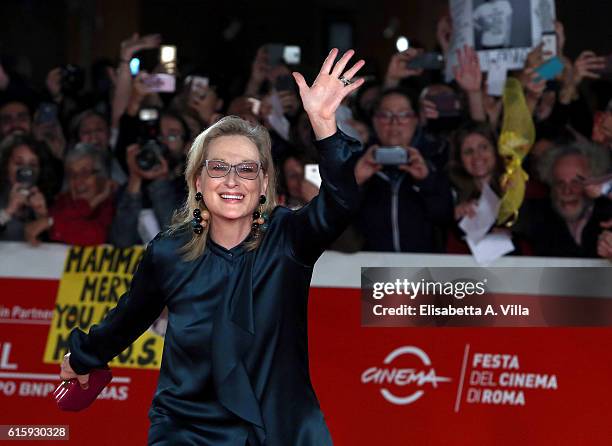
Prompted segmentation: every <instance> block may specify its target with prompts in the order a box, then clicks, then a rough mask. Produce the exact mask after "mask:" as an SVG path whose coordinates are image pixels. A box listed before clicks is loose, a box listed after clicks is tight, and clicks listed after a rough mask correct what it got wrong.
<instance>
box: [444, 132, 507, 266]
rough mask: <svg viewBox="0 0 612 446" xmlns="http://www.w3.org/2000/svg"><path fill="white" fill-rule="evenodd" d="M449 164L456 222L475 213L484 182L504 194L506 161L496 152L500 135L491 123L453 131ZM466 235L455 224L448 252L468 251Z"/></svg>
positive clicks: (450, 232)
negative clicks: (464, 238)
mask: <svg viewBox="0 0 612 446" xmlns="http://www.w3.org/2000/svg"><path fill="white" fill-rule="evenodd" d="M448 168H449V177H450V180H451V183H452V185H453V195H454V198H455V210H454V216H455V221H456V222H457V223H458V222H459V221H460V220H461V219H463V218H464V217H474V216H475V215H476V207H477V205H478V199H479V198H480V195H481V193H482V190H483V188H484V187H485V186H488V187H490V188H491V189H492V190H493V192H495V193H496V194H497V195H498V196H500V197H501V194H502V190H501V185H500V178H501V175H502V173H503V171H504V162H503V159H502V158H501V156H500V155H499V153H498V152H497V138H496V135H495V133H494V131H493V130H492V129H491V126H490V125H488V124H484V123H476V122H471V123H468V124H465V125H464V126H463V127H461V128H459V129H458V130H457V131H456V132H455V133H454V135H453V136H452V144H451V155H450V160H449V164H448ZM463 236H464V234H463V231H461V229H460V228H459V227H458V225H454V226H453V227H452V230H451V231H449V234H448V239H447V247H446V249H447V252H449V253H453V254H467V253H469V252H470V251H469V248H468V246H467V244H465V243H463V242H462V239H463Z"/></svg>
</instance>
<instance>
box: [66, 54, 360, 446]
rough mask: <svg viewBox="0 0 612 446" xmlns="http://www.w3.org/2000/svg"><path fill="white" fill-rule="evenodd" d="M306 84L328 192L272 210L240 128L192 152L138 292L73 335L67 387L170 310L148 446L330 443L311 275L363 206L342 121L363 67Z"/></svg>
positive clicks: (260, 143) (260, 144)
mask: <svg viewBox="0 0 612 446" xmlns="http://www.w3.org/2000/svg"><path fill="white" fill-rule="evenodd" d="M337 54H338V51H337V50H336V49H333V50H332V51H331V52H330V54H329V56H328V57H327V59H326V60H325V62H324V63H323V65H322V68H321V71H320V72H319V74H318V76H317V78H316V80H315V81H314V83H313V85H312V86H311V87H308V85H307V84H306V82H305V80H304V78H303V77H302V75H301V74H299V73H294V74H293V76H294V78H295V80H296V82H297V84H298V86H299V89H300V95H301V97H302V102H303V104H304V109H305V110H306V112H307V113H308V116H309V118H310V122H311V124H312V127H313V130H314V132H315V136H316V139H317V143H316V144H317V147H318V149H319V151H320V154H321V175H322V178H323V184H322V187H321V191H320V193H319V195H318V197H316V198H315V199H313V200H312V201H311V202H310V203H309V204H308V205H306V206H304V207H303V208H301V209H300V210H299V211H290V210H288V209H285V208H281V207H277V206H276V204H275V198H274V194H275V187H274V178H275V172H274V167H273V165H272V159H271V154H270V138H269V135H268V132H267V131H266V130H265V129H264V128H263V127H261V126H257V125H253V124H250V123H248V122H246V121H243V120H241V119H239V118H236V117H228V118H224V119H222V120H221V121H219V122H217V123H216V124H214V125H213V126H211V127H210V128H209V129H207V130H206V131H205V132H204V133H202V134H201V135H200V136H199V137H198V138H197V139H196V140H195V142H194V144H193V146H192V148H191V150H190V153H189V159H188V165H187V169H186V180H187V184H188V186H189V195H188V197H187V201H186V204H185V207H184V209H183V210H182V212H181V213H180V214H179V215H178V220H177V223H176V224H175V225H174V226H173V228H172V229H171V230H170V231H169V232H167V233H163V234H160V235H158V236H157V237H156V238H155V240H153V241H152V242H151V243H150V244H149V246H148V248H147V250H146V252H145V254H144V257H143V259H142V262H141V264H140V266H139V268H138V271H137V272H136V274H135V276H134V278H133V281H132V286H131V290H130V291H129V292H128V293H127V294H126V295H125V296H123V297H122V298H121V300H120V301H119V303H118V305H117V308H116V309H115V310H114V311H113V312H111V313H110V314H109V316H108V317H107V318H106V319H104V320H103V321H102V323H101V324H100V325H98V326H95V327H92V328H91V330H90V332H89V334H87V335H86V334H85V333H83V332H81V331H78V330H76V331H74V332H73V333H72V334H71V336H70V352H71V353H69V354H68V355H67V357H66V358H65V359H64V362H63V364H62V371H61V375H60V376H61V377H62V379H71V378H75V377H76V378H78V380H79V381H80V382H81V384H82V385H86V382H87V380H88V375H87V373H88V372H89V371H90V370H91V369H93V368H96V367H102V366H104V365H105V364H106V363H107V362H108V361H109V360H110V359H112V358H113V357H114V356H115V355H117V354H119V353H120V352H121V351H122V350H123V349H124V348H126V347H127V346H128V345H129V344H130V343H132V342H133V341H134V340H135V339H136V338H137V337H138V336H139V335H140V334H141V333H142V332H143V331H145V330H146V329H147V327H148V326H149V325H150V324H151V323H152V322H153V321H154V320H155V319H156V318H157V316H158V315H159V314H160V313H161V311H162V309H163V308H164V306H167V307H168V310H169V315H168V327H167V331H166V338H165V344H164V355H163V361H162V365H161V370H160V376H159V384H158V388H157V392H156V394H155V397H154V399H153V403H152V407H151V410H150V412H149V418H150V420H151V427H150V430H149V440H148V442H149V444H150V445H177V444H181V445H187V444H189V445H215V446H224V445H228V446H229V445H232V446H233V445H240V446H245V445H251V446H254V445H263V444H265V445H268V446H275V445H278V446H281V445H282V446H286V445H294V446H296V445H309V446H310V445H312V446H315V445H316V446H321V445H330V444H332V441H331V437H330V434H329V431H328V429H327V426H326V424H325V421H324V419H323V415H322V413H321V411H320V409H319V404H318V401H317V398H316V396H315V393H314V391H313V388H312V385H311V383H310V377H309V370H308V340H307V337H306V333H307V321H306V314H307V311H306V309H307V298H308V290H309V284H310V279H311V276H312V270H313V265H314V263H315V261H316V260H317V258H318V257H319V256H320V255H321V254H322V253H323V251H324V250H325V248H326V247H327V246H328V245H329V244H330V243H331V242H332V241H333V240H334V239H335V238H336V237H337V236H338V235H339V234H340V233H341V232H342V231H343V230H344V228H345V227H346V226H347V224H348V222H349V220H350V217H351V215H352V213H353V212H354V211H355V210H356V207H357V203H358V196H357V195H358V187H357V184H356V182H355V178H354V176H353V173H352V172H353V166H354V160H355V158H356V156H355V152H357V151H359V150H360V144H359V143H357V142H356V141H354V140H352V139H350V138H348V137H347V136H345V135H344V134H342V133H341V132H340V131H338V130H337V127H336V121H335V110H336V108H337V107H338V105H339V104H340V102H341V101H342V100H343V98H344V97H346V96H347V95H348V94H350V93H351V92H352V91H354V90H355V89H357V88H358V87H359V86H360V85H361V84H362V83H363V81H362V80H361V79H360V80H356V81H354V82H353V81H352V78H353V77H354V76H355V74H356V73H357V72H358V71H359V69H360V68H361V67H362V66H363V64H364V62H363V61H359V62H357V63H356V64H355V65H353V66H352V67H351V68H350V69H348V70H346V71H345V67H346V65H347V63H348V61H349V59H350V58H351V56H352V55H353V51H352V50H351V51H348V52H347V53H345V54H344V56H343V57H342V58H341V59H340V60H338V62H336V63H334V62H335V59H336V56H337Z"/></svg>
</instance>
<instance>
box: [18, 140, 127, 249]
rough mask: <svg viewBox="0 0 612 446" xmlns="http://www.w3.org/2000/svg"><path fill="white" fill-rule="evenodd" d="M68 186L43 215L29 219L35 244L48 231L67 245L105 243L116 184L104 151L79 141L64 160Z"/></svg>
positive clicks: (112, 209)
mask: <svg viewBox="0 0 612 446" xmlns="http://www.w3.org/2000/svg"><path fill="white" fill-rule="evenodd" d="M64 172H65V183H66V186H67V190H66V191H64V192H62V193H60V194H59V195H58V196H57V197H56V198H55V203H53V205H52V206H50V208H49V212H48V213H47V212H45V213H44V215H43V216H42V217H39V218H37V219H36V220H35V221H33V222H30V223H28V225H27V226H26V234H27V235H28V241H29V242H30V243H32V244H34V245H36V244H38V243H39V242H40V240H39V235H40V234H42V233H43V232H45V231H49V239H50V240H52V241H56V242H62V243H65V244H68V245H81V246H89V245H101V244H103V243H106V241H107V238H108V231H109V229H110V225H111V222H112V221H113V214H114V191H115V188H116V184H115V183H114V182H113V181H112V180H110V178H109V176H108V170H107V163H106V159H105V156H104V153H102V152H100V150H99V149H98V148H97V147H96V146H93V145H91V144H86V143H79V144H77V145H76V146H74V147H73V148H72V149H71V150H70V151H68V153H67V154H66V159H65V161H64Z"/></svg>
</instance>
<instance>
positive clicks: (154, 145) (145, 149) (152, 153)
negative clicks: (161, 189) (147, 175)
mask: <svg viewBox="0 0 612 446" xmlns="http://www.w3.org/2000/svg"><path fill="white" fill-rule="evenodd" d="M161 152H162V150H161V147H160V146H159V143H158V142H157V141H148V142H146V143H145V144H144V145H143V146H142V147H141V148H140V150H139V151H138V153H137V154H136V164H138V167H139V168H140V169H142V170H144V171H145V172H146V171H149V170H151V169H153V167H155V166H156V165H157V164H159V162H160V155H161Z"/></svg>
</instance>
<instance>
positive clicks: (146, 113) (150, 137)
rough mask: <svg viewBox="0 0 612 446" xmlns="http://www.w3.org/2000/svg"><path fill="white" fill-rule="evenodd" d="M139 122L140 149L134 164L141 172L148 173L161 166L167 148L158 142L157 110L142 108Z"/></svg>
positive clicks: (139, 113)
mask: <svg viewBox="0 0 612 446" xmlns="http://www.w3.org/2000/svg"><path fill="white" fill-rule="evenodd" d="M138 119H139V120H140V136H139V138H138V143H139V144H140V149H139V150H138V153H137V154H136V164H138V167H139V168H140V169H142V170H144V171H145V172H146V171H149V170H151V169H153V168H154V167H155V166H156V165H158V164H161V160H162V158H164V157H165V156H166V155H167V153H168V148H167V147H166V145H165V144H163V143H162V142H161V141H160V140H159V134H160V129H159V110H157V109H156V108H143V109H141V110H140V111H139V112H138Z"/></svg>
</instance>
